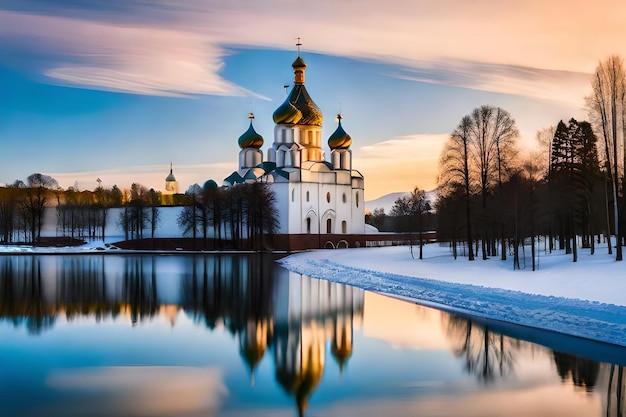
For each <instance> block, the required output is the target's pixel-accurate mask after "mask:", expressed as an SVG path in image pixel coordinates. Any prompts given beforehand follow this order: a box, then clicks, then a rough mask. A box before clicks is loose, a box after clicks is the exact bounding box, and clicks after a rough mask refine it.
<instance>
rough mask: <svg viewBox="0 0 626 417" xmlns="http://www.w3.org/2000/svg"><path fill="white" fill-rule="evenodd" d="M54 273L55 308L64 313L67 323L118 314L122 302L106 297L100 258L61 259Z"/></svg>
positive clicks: (99, 318)
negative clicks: (82, 317)
mask: <svg viewBox="0 0 626 417" xmlns="http://www.w3.org/2000/svg"><path fill="white" fill-rule="evenodd" d="M60 259H61V262H60V263H59V265H58V267H57V271H56V281H57V287H56V297H55V300H54V301H55V305H56V306H57V309H58V310H62V309H64V310H65V314H66V317H67V319H68V320H73V319H74V318H77V317H80V316H94V317H95V318H96V320H97V321H100V320H102V319H103V318H104V317H105V316H107V315H109V314H111V315H112V316H113V317H116V316H117V315H118V314H119V313H120V308H121V300H119V299H117V300H116V299H115V297H112V296H108V295H107V278H106V274H105V269H104V258H103V256H97V257H92V256H72V257H63V258H60Z"/></svg>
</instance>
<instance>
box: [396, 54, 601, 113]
mask: <svg viewBox="0 0 626 417" xmlns="http://www.w3.org/2000/svg"><path fill="white" fill-rule="evenodd" d="M392 76H395V77H397V78H401V79H405V80H412V81H418V82H426V83H432V84H439V85H446V86H450V87H461V88H470V89H474V90H481V91H490V92H495V93H502V94H514V95H519V96H524V97H533V98H538V99H541V100H546V101H551V102H557V103H561V104H568V105H576V106H579V107H580V106H583V104H584V96H585V94H587V93H588V90H589V79H590V77H591V74H587V73H580V72H574V71H559V70H545V69H540V68H530V67H521V66H514V65H498V64H486V63H478V62H424V63H422V64H416V67H415V68H405V69H404V70H403V71H399V72H397V73H395V74H392Z"/></svg>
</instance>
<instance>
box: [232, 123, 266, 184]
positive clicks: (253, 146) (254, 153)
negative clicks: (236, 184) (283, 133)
mask: <svg viewBox="0 0 626 417" xmlns="http://www.w3.org/2000/svg"><path fill="white" fill-rule="evenodd" d="M248 119H250V126H249V127H248V130H246V131H245V132H244V133H243V134H242V135H241V136H239V141H238V143H239V147H240V148H241V151H239V175H241V176H242V177H245V175H246V173H247V172H248V170H249V169H250V168H254V167H256V166H257V165H259V164H260V163H261V162H263V152H262V151H261V149H260V148H261V146H263V136H261V135H259V134H258V133H257V132H256V130H254V126H253V125H252V121H253V120H254V113H250V114H248Z"/></svg>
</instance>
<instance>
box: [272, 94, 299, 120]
mask: <svg viewBox="0 0 626 417" xmlns="http://www.w3.org/2000/svg"><path fill="white" fill-rule="evenodd" d="M272 118H273V119H274V123H276V124H296V123H298V122H299V121H300V119H302V112H301V111H300V110H298V108H297V107H296V106H294V105H293V104H291V102H290V101H289V98H287V100H285V102H284V103H283V104H281V105H280V107H278V108H277V109H276V111H275V112H274V114H273V115H272Z"/></svg>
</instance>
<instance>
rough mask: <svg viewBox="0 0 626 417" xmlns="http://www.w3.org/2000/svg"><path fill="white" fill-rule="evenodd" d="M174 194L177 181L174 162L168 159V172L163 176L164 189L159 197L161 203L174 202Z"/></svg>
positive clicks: (176, 190)
mask: <svg viewBox="0 0 626 417" xmlns="http://www.w3.org/2000/svg"><path fill="white" fill-rule="evenodd" d="M174 194H178V181H176V177H175V176H174V164H173V163H172V161H170V173H169V175H168V176H167V177H165V191H164V192H163V193H162V196H161V199H162V203H163V204H166V205H168V204H174Z"/></svg>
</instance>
